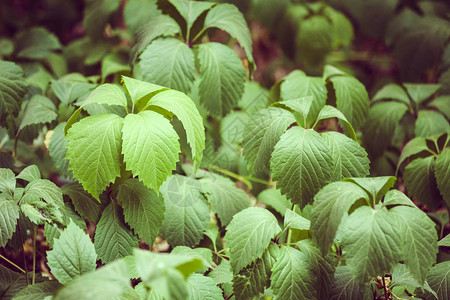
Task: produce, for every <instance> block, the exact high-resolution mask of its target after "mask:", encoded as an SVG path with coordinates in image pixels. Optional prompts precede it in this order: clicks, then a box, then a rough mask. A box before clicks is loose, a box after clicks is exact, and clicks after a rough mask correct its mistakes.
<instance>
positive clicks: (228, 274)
mask: <svg viewBox="0 0 450 300" xmlns="http://www.w3.org/2000/svg"><path fill="white" fill-rule="evenodd" d="M208 277H211V278H212V279H214V280H215V281H216V283H217V284H221V283H227V282H231V281H232V280H233V272H232V271H231V264H230V261H229V260H226V259H222V261H221V262H220V264H219V265H218V266H217V267H215V268H214V269H213V270H212V271H211V272H209V273H208Z"/></svg>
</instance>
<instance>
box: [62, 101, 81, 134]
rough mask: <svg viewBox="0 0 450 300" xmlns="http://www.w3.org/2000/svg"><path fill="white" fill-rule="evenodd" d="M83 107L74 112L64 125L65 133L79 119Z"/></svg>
mask: <svg viewBox="0 0 450 300" xmlns="http://www.w3.org/2000/svg"><path fill="white" fill-rule="evenodd" d="M82 110H83V107H79V108H78V109H77V110H76V111H74V112H73V114H72V115H71V116H70V118H69V120H67V123H66V125H65V126H64V135H66V134H67V131H68V130H69V129H70V127H72V125H73V124H74V123H75V122H76V121H77V120H78V117H79V116H80V113H81V111H82Z"/></svg>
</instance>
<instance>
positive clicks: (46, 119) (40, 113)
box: [19, 95, 57, 130]
mask: <svg viewBox="0 0 450 300" xmlns="http://www.w3.org/2000/svg"><path fill="white" fill-rule="evenodd" d="M55 111H56V107H55V105H54V104H53V102H52V101H51V100H50V99H48V98H47V97H44V96H41V95H34V96H33V97H32V98H31V100H30V101H29V102H28V104H27V106H26V107H25V110H24V112H23V115H22V119H21V120H20V124H19V130H22V129H23V128H24V127H26V126H29V125H33V124H45V123H50V122H51V121H53V120H55V119H56V117H57V114H56V112H55Z"/></svg>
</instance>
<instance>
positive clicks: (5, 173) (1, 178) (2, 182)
mask: <svg viewBox="0 0 450 300" xmlns="http://www.w3.org/2000/svg"><path fill="white" fill-rule="evenodd" d="M15 188H16V176H15V175H14V172H13V171H12V170H10V169H4V168H1V169H0V192H3V193H8V194H10V195H11V196H12V195H13V192H14V189H15Z"/></svg>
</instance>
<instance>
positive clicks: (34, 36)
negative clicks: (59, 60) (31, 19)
mask: <svg viewBox="0 0 450 300" xmlns="http://www.w3.org/2000/svg"><path fill="white" fill-rule="evenodd" d="M58 49H61V44H60V43H59V41H58V38H57V37H56V36H55V35H54V34H53V33H50V32H49V31H48V30H47V29H46V28H44V27H34V28H31V29H29V30H27V31H22V32H21V33H19V34H18V35H17V37H16V53H17V57H20V58H28V59H44V58H46V57H47V56H48V55H50V54H51V52H52V51H54V50H58Z"/></svg>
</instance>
